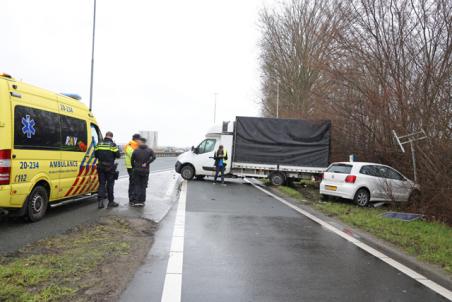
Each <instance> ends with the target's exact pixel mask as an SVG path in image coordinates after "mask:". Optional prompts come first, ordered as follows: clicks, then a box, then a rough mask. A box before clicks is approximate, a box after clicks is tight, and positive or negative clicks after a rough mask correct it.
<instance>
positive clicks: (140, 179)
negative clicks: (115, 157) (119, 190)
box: [131, 138, 155, 207]
mask: <svg viewBox="0 0 452 302" xmlns="http://www.w3.org/2000/svg"><path fill="white" fill-rule="evenodd" d="M138 142H139V143H138V145H139V146H138V148H137V149H136V150H135V151H133V153H132V158H131V160H132V167H133V172H132V173H133V183H134V191H135V194H134V197H135V201H134V202H133V203H131V205H132V206H139V207H142V206H144V203H145V202H146V188H147V187H148V181H149V165H150V164H151V163H152V162H153V161H154V160H155V153H154V151H153V150H152V149H151V148H149V147H148V146H147V145H146V139H144V138H140V139H139V140H138Z"/></svg>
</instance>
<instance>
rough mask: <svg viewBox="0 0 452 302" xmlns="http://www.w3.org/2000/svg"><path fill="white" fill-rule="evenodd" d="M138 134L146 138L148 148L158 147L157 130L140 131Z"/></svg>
mask: <svg viewBox="0 0 452 302" xmlns="http://www.w3.org/2000/svg"><path fill="white" fill-rule="evenodd" d="M140 135H141V136H142V137H144V138H145V139H146V141H147V145H148V146H149V147H150V148H152V149H156V148H157V147H158V145H159V144H158V137H159V133H158V132H157V131H140Z"/></svg>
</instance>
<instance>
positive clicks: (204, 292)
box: [121, 180, 446, 302]
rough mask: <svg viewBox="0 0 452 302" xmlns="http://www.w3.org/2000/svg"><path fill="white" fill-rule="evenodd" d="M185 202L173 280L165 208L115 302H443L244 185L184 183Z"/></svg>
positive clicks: (170, 223) (171, 219) (170, 219)
mask: <svg viewBox="0 0 452 302" xmlns="http://www.w3.org/2000/svg"><path fill="white" fill-rule="evenodd" d="M186 196H187V197H186V206H185V212H184V219H183V220H182V221H185V225H184V227H185V231H184V238H183V241H182V242H185V243H184V244H183V248H181V247H179V249H180V252H182V255H183V257H182V258H181V259H180V261H179V264H178V265H180V267H181V268H180V272H175V273H171V272H170V267H172V268H171V269H172V270H174V261H168V259H169V251H170V250H172V251H173V248H174V247H173V246H174V239H175V238H174V236H176V235H174V234H176V233H177V232H176V231H174V230H175V227H174V226H175V225H176V226H177V219H178V217H180V213H179V212H180V211H177V212H176V208H175V207H173V209H172V210H171V211H170V214H169V215H168V216H167V218H166V219H165V220H164V221H162V223H161V226H160V229H159V231H158V232H157V234H156V237H155V238H156V241H155V244H154V246H153V247H152V249H151V251H150V253H149V255H148V257H147V260H146V263H145V265H144V266H143V267H142V268H141V269H140V270H139V271H138V272H137V274H136V275H135V278H134V280H133V281H132V282H131V283H130V285H129V287H128V289H127V290H126V291H125V292H124V293H123V296H122V299H121V301H136V302H138V301H162V302H169V301H180V300H181V301H184V302H185V301H186V302H191V301H446V299H444V298H443V297H442V296H440V295H438V294H436V293H435V292H433V291H432V290H430V289H429V288H427V287H425V286H423V285H422V284H420V283H418V282H417V281H415V280H414V279H411V278H409V277H407V276H406V275H404V274H403V273H401V272H399V271H398V270H396V269H395V268H393V267H391V266H389V265H387V264H386V263H384V262H382V261H381V260H379V259H377V258H375V257H374V256H372V255H370V254H368V253H367V252H365V251H363V250H361V249H360V248H358V247H357V246H355V245H353V244H352V243H350V242H348V241H346V240H344V239H343V238H341V237H339V236H338V235H336V234H334V233H332V232H330V231H328V230H326V229H324V228H322V227H321V226H320V225H319V224H317V223H315V222H313V221H312V220H310V219H308V218H307V217H305V216H303V215H301V214H299V213H298V212H296V211H294V210H293V209H291V208H289V207H287V206H285V205H284V204H282V203H280V202H279V201H277V200H275V199H274V198H272V197H270V196H268V195H266V194H265V193H263V192H261V191H259V190H257V189H256V188H254V187H252V186H251V185H249V184H246V183H243V182H241V181H232V182H230V183H229V184H228V186H226V187H223V186H221V185H213V184H212V183H211V181H209V180H206V181H191V182H188V186H187V195H186ZM175 221H176V224H175ZM172 234H173V235H172ZM172 236H173V238H171V237H172ZM172 239H173V241H172ZM171 257H173V259H174V251H173V252H172V256H171ZM182 259H183V261H182ZM170 263H171V264H170ZM182 263H183V264H182ZM179 273H180V275H181V280H182V283H181V284H182V285H181V286H180V283H178V282H173V283H171V284H169V285H168V282H166V283H165V277H166V278H167V279H168V276H170V275H171V274H179ZM164 286H165V289H166V287H167V286H168V288H169V289H170V291H171V294H172V297H170V298H164V299H162V292H163V288H164ZM178 291H179V295H180V300H179V296H178V294H177V292H178Z"/></svg>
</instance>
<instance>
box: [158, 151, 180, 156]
mask: <svg viewBox="0 0 452 302" xmlns="http://www.w3.org/2000/svg"><path fill="white" fill-rule="evenodd" d="M180 154H182V153H181V152H155V156H157V157H177V156H179V155H180Z"/></svg>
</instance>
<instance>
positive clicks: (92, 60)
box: [89, 0, 96, 111]
mask: <svg viewBox="0 0 452 302" xmlns="http://www.w3.org/2000/svg"><path fill="white" fill-rule="evenodd" d="M95 35H96V0H94V14H93V41H92V42H93V44H92V48H91V81H90V87H89V111H91V110H92V109H93V77H94V40H95V39H94V38H95Z"/></svg>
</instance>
